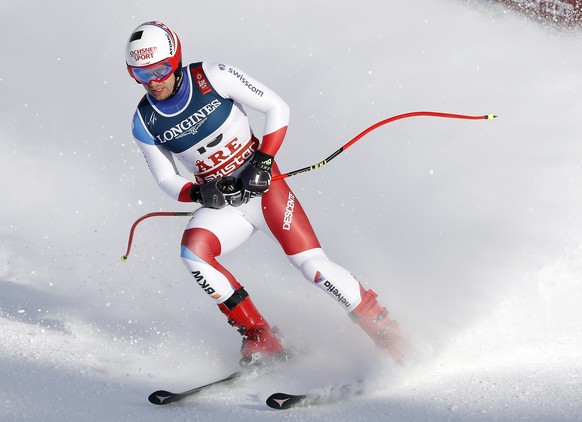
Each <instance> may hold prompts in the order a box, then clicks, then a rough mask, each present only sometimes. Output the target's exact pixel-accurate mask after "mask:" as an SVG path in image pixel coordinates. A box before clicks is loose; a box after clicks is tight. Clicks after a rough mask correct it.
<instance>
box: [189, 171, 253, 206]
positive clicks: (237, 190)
mask: <svg viewBox="0 0 582 422" xmlns="http://www.w3.org/2000/svg"><path fill="white" fill-rule="evenodd" d="M190 198H191V199H192V201H194V202H198V203H199V204H202V206H204V207H207V208H214V209H221V208H224V207H226V206H227V205H232V206H233V207H238V206H240V205H242V204H244V203H246V202H248V201H249V199H250V198H249V196H248V195H245V191H244V189H243V186H242V183H241V181H240V179H237V178H235V177H232V176H227V177H220V178H217V179H213V180H211V181H209V182H207V183H205V184H203V185H193V186H192V188H190Z"/></svg>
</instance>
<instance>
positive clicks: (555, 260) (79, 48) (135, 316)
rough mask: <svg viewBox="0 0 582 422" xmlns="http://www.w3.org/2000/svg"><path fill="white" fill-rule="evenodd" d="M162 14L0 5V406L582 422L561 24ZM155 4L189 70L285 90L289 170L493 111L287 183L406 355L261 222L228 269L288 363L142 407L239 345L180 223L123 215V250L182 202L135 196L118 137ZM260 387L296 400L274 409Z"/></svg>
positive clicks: (569, 79) (256, 7)
mask: <svg viewBox="0 0 582 422" xmlns="http://www.w3.org/2000/svg"><path fill="white" fill-rule="evenodd" d="M178 5H179V6H181V7H183V8H184V10H189V11H191V12H192V13H185V12H182V11H179V10H178V9H179V8H178V7H172V8H163V9H164V11H163V12H161V13H160V14H159V15H156V16H153V15H152V10H158V9H160V8H159V3H156V2H152V1H151V0H145V1H143V2H141V3H140V4H137V3H136V4H133V3H130V4H121V3H118V2H111V1H101V2H96V3H92V4H90V5H83V6H81V5H80V4H77V2H74V1H72V0H57V1H56V3H55V2H52V3H50V4H49V3H47V4H44V3H43V4H38V5H35V13H34V14H31V13H30V11H29V7H28V5H27V4H26V3H16V2H11V3H9V4H7V5H3V11H2V15H3V17H4V18H5V19H3V25H2V28H1V29H0V33H1V34H2V35H3V37H2V40H3V41H2V42H3V47H4V52H3V53H4V56H5V57H6V58H11V59H10V63H12V65H8V64H6V65H5V66H4V67H3V68H2V69H1V70H0V96H1V97H2V98H3V99H4V101H3V102H2V104H1V105H0V108H1V112H0V121H1V123H2V124H1V125H0V127H1V129H0V130H1V136H0V139H1V140H2V143H1V145H2V152H3V154H2V156H3V157H4V159H3V160H2V165H1V166H0V177H1V178H2V180H3V183H2V185H1V187H0V193H1V195H0V196H1V197H2V198H3V200H2V203H3V213H2V215H0V223H1V224H0V333H2V334H1V335H2V341H0V372H1V374H2V376H1V377H0V421H1V422H4V421H6V422H13V421H44V422H51V421H62V420H67V421H105V420H111V421H136V420H139V421H158V420H168V421H170V420H171V421H198V420H200V421H202V420H204V421H206V420H228V421H238V420H240V421H244V420H251V419H252V420H253V421H256V422H260V421H267V420H269V421H270V420H273V418H275V417H276V418H280V419H281V420H286V421H310V420H318V421H321V420H345V421H369V420H389V421H421V422H425V421H426V422H428V421H430V422H433V421H460V422H465V421H471V422H473V421H579V420H582V404H581V401H580V397H582V352H580V351H581V350H582V314H581V313H580V311H579V307H580V305H579V304H580V303H582V286H581V282H580V279H581V277H580V275H581V273H582V241H581V238H582V236H581V235H582V229H581V225H580V224H579V222H580V218H581V217H580V216H581V215H582V213H581V212H580V210H581V209H582V168H581V166H582V146H581V145H582V144H581V143H580V142H579V127H578V126H579V125H578V122H579V118H580V115H581V112H582V101H581V100H580V87H581V86H582V72H580V69H582V57H581V56H580V54H579V52H580V51H582V49H581V33H580V31H579V30H563V29H558V28H555V27H552V26H550V25H547V24H543V23H539V22H533V21H531V20H529V19H527V18H525V17H523V16H521V15H519V14H517V13H515V12H509V11H508V10H507V9H505V8H504V7H502V6H500V5H497V4H495V3H492V2H489V1H477V0H474V1H473V0H421V1H416V2H414V4H412V3H410V4H408V3H406V2H402V3H394V2H382V1H379V0H373V1H369V2H366V3H359V4H357V5H356V4H350V5H345V7H335V6H334V7H333V8H332V7H330V4H329V3H325V2H321V3H317V2H316V3H314V2H307V1H296V2H288V3H285V4H281V3H276V4H275V3H273V2H267V1H263V0H261V1H256V2H246V3H234V4H232V2H227V1H226V0H219V1H215V2H212V3H208V4H205V5H204V7H203V8H202V7H200V6H197V5H194V4H192V3H191V2H181V1H178V2H177V3H176V4H175V6H178ZM60 10H63V11H66V13H60V12H59V11H60ZM199 14H203V15H204V16H205V19H198V18H197V16H198V15H199ZM217 15H221V16H222V18H221V20H220V22H221V23H224V24H225V25H226V26H225V27H221V26H220V24H219V23H218V21H217V20H215V19H212V17H213V16H217ZM89 16H90V17H91V18H89V19H88V17H89ZM151 19H159V20H161V21H164V22H165V23H167V24H168V25H170V26H171V27H173V29H174V30H175V31H176V32H177V33H178V34H179V36H180V37H181V39H182V44H183V49H184V59H185V61H197V60H201V59H207V60H220V61H225V62H230V63H233V64H236V65H237V66H239V67H241V68H242V69H245V70H246V71H248V72H249V73H250V74H253V75H254V76H256V77H257V78H258V79H260V80H263V81H265V82H266V83H267V84H268V85H270V86H271V87H273V88H274V89H275V90H276V91H277V92H279V93H280V94H281V95H282V96H283V97H284V98H285V99H286V100H287V101H288V102H289V104H290V106H291V110H292V120H291V126H290V129H289V133H288V136H287V141H286V143H285V144H284V146H283V149H282V151H281V154H280V155H281V157H280V158H279V164H280V166H281V167H282V168H283V169H284V170H287V171H290V170H293V169H295V168H300V167H303V166H305V165H308V164H311V162H312V161H316V160H319V159H321V158H324V157H326V156H327V155H328V154H329V153H331V152H333V151H335V150H336V149H337V148H338V147H339V146H340V145H342V144H343V143H345V142H346V141H348V140H349V139H351V137H353V136H355V135H356V134H357V133H359V132H360V131H361V130H363V129H365V128H366V127H367V126H369V125H371V124H373V123H375V122H377V121H380V120H382V119H384V118H387V117H389V116H391V115H396V114H401V113H405V112H410V111H415V110H431V111H441V112H452V113H466V114H488V113H495V114H498V115H499V116H500V117H499V118H498V119H496V120H494V121H479V122H461V121H451V120H444V119H440V120H439V119H430V118H418V119H410V120H405V121H400V122H397V123H393V124H391V125H388V126H386V127H383V128H381V129H378V130H377V131H374V132H373V133H371V134H369V135H367V136H366V137H365V138H363V139H362V140H361V141H360V142H359V143H358V144H357V145H354V146H353V147H352V148H350V151H349V152H346V154H343V155H342V157H341V158H338V159H337V160H334V162H333V163H330V164H329V165H328V166H326V167H325V168H323V169H318V170H316V171H314V172H312V173H308V174H303V175H298V176H296V177H294V178H292V179H290V184H291V185H292V186H293V188H294V190H295V192H296V193H297V194H298V196H299V197H300V198H301V200H302V203H303V205H304V207H305V208H307V210H308V212H309V214H310V216H311V219H312V222H313V223H314V226H315V227H316V230H317V231H318V233H319V235H320V238H321V241H322V243H323V244H324V247H325V248H326V250H327V252H328V254H329V255H330V256H331V257H332V258H333V259H334V260H336V261H338V262H341V263H342V264H343V265H345V266H346V267H347V268H348V269H350V271H352V272H353V273H354V275H355V276H356V277H357V278H358V279H360V280H361V281H362V282H363V283H364V284H366V285H368V286H369V287H371V288H373V289H374V290H377V291H378V292H379V293H380V297H381V299H382V301H383V302H384V303H385V304H386V305H387V307H388V308H389V310H390V312H391V313H392V315H393V316H394V317H395V318H397V319H398V320H399V321H400V323H401V325H402V327H403V328H404V329H405V330H406V332H407V333H408V334H409V337H410V339H411V343H412V344H413V346H414V350H415V351H416V353H415V354H414V356H413V357H412V359H411V361H410V362H409V363H408V364H407V365H406V366H405V367H403V368H400V367H396V366H394V365H393V364H390V363H389V362H383V363H380V362H382V361H381V360H378V357H377V356H376V355H375V352H374V350H373V347H372V345H371V344H369V342H368V341H367V339H366V338H365V336H364V335H363V334H362V333H361V332H359V331H358V330H357V329H356V328H355V327H354V326H353V325H352V324H351V323H350V321H349V320H348V319H347V318H346V317H345V315H344V314H343V313H342V311H341V309H339V307H337V306H334V305H333V303H331V302H330V301H329V298H327V297H326V296H325V295H323V294H321V292H320V291H319V290H318V289H315V288H313V287H312V286H309V284H308V283H306V282H305V281H303V280H302V279H301V277H300V275H299V274H298V273H296V272H295V271H294V270H293V269H292V268H290V267H289V264H288V263H287V261H286V260H285V259H284V257H282V256H281V254H280V252H279V250H278V249H277V248H273V245H272V243H270V241H269V240H268V239H265V238H264V237H262V236H260V235H258V236H255V237H254V238H253V239H251V241H250V242H249V243H248V245H245V246H244V247H243V248H241V250H240V252H239V253H237V254H235V255H233V256H228V257H225V258H224V263H225V264H226V265H227V266H228V267H229V268H230V269H231V270H232V271H233V272H234V273H235V274H237V276H239V277H240V278H241V279H242V280H243V282H244V284H245V285H246V287H247V288H248V289H249V291H250V292H251V294H252V295H253V297H254V298H255V302H257V304H258V305H259V307H260V308H261V309H263V310H264V313H265V314H266V315H267V317H268V318H269V320H270V321H271V322H272V323H273V324H275V325H278V326H279V327H280V328H281V330H282V332H283V333H284V334H285V337H286V340H287V341H289V343H291V344H293V345H294V346H297V347H298V348H299V349H306V350H309V353H307V354H306V356H304V357H303V359H300V360H299V361H298V362H296V363H295V364H293V365H290V366H288V367H284V368H280V369H279V370H277V371H274V372H273V373H271V374H269V376H264V377H258V376H257V377H254V378H253V377H250V378H245V379H242V380H239V381H237V382H236V383H235V385H234V386H232V387H217V388H215V389H212V390H209V391H207V392H204V393H202V394H201V395H199V396H197V397H193V398H191V399H188V400H185V401H184V402H181V403H177V404H174V405H170V406H167V407H163V406H162V407H157V406H153V405H151V404H149V403H148V402H147V396H148V395H149V394H150V393H151V392H152V391H154V390H157V389H167V390H171V391H181V390H185V389H189V388H192V387H195V386H197V385H199V384H203V383H205V382H209V381H212V380H214V379H216V378H218V377H220V376H223V375H225V374H228V373H230V372H232V371H233V370H234V369H236V367H237V361H238V348H239V345H240V338H239V337H238V335H237V334H236V332H235V331H234V330H232V329H231V328H230V327H228V326H227V324H225V322H224V320H223V317H222V315H220V314H219V312H218V311H216V309H215V307H214V305H213V304H212V303H210V301H208V300H207V299H206V298H204V297H203V295H202V294H201V293H200V291H199V290H198V288H197V286H196V285H195V283H192V282H191V280H190V279H189V277H188V274H187V272H186V271H185V270H184V268H183V265H182V264H181V262H180V259H179V253H178V247H177V244H178V242H179V239H180V236H181V231H182V229H183V227H184V225H185V223H186V221H185V220H184V219H182V218H178V217H174V218H165V219H162V218H160V219H152V220H151V221H147V222H144V223H142V225H140V226H139V227H138V230H137V232H136V238H135V244H134V249H133V250H132V254H131V256H130V259H129V261H128V262H127V263H126V264H120V262H119V257H120V256H121V255H122V254H123V252H124V251H125V246H126V243H125V242H126V241H127V237H126V236H127V234H128V230H129V227H130V225H131V224H132V223H133V221H134V220H135V219H136V218H138V217H139V216H141V215H143V214H145V213H148V212H151V211H157V210H160V209H163V210H172V211H174V210H175V211H189V210H190V209H189V208H188V206H187V205H184V204H176V203H174V202H172V201H171V200H169V199H168V198H166V197H165V196H164V194H163V193H162V192H161V191H160V190H159V189H158V188H157V186H155V183H154V181H153V179H152V178H151V176H150V174H149V172H148V170H147V166H146V165H145V163H144V162H143V157H142V156H141V155H140V154H139V153H138V151H137V147H136V146H135V145H134V144H133V141H132V140H131V133H130V118H131V114H132V112H133V109H134V107H135V105H136V104H137V101H138V100H139V98H140V96H141V95H142V88H141V87H139V86H137V84H135V83H133V82H132V81H131V80H130V79H129V78H128V77H127V74H126V72H125V70H124V65H123V48H124V42H125V40H126V37H127V36H128V34H129V32H130V31H131V30H132V29H133V28H134V27H136V26H137V25H138V24H140V23H141V22H143V21H146V20H151ZM194 21H195V24H193V22H194ZM250 116H251V119H252V120H253V121H254V122H256V124H255V127H256V130H257V132H260V130H261V122H260V118H259V117H258V116H256V115H254V114H253V112H250ZM329 215H333V216H334V218H333V219H330V218H329V217H328V216H329ZM257 256H260V260H257ZM363 375H365V376H363ZM361 377H363V379H364V380H365V381H364V383H363V384H358V383H357V382H356V381H357V380H358V379H359V378H361ZM342 385H347V387H346V388H343V389H342V388H339V386H342ZM361 388H363V389H364V391H365V393H364V394H360V389H361ZM276 391H284V392H288V393H306V392H312V396H311V397H312V402H313V403H316V404H313V405H310V406H306V407H300V408H296V409H292V410H288V411H282V412H283V413H274V412H276V411H274V410H271V409H269V408H268V407H267V406H266V405H265V399H266V398H267V397H268V396H269V395H270V394H271V393H273V392H276Z"/></svg>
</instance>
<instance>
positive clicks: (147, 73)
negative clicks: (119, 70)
mask: <svg viewBox="0 0 582 422" xmlns="http://www.w3.org/2000/svg"><path fill="white" fill-rule="evenodd" d="M127 70H128V71H129V74H130V75H131V76H132V77H133V78H134V79H135V80H136V81H138V82H139V83H140V84H149V83H150V82H162V81H165V80H166V79H168V78H169V77H170V75H171V74H172V73H173V72H174V69H173V68H172V65H171V64H170V62H169V61H168V60H164V61H163V62H159V63H155V64H152V65H150V66H146V67H133V66H127Z"/></svg>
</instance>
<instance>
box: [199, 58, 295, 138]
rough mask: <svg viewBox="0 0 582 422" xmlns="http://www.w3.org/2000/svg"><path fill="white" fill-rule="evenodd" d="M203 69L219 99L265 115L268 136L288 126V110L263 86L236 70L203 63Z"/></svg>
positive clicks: (232, 67)
mask: <svg viewBox="0 0 582 422" xmlns="http://www.w3.org/2000/svg"><path fill="white" fill-rule="evenodd" d="M202 67H203V69H204V72H205V73H206V75H207V76H208V79H209V81H210V83H211V84H212V86H213V87H214V89H216V91H217V92H218V93H219V94H220V95H222V96H223V97H225V98H230V99H232V100H234V101H236V102H237V103H240V104H242V105H243V106H248V107H250V108H252V109H254V110H257V111H259V112H262V113H264V114H265V128H264V130H265V131H264V134H265V135H267V134H269V133H273V132H275V131H277V130H279V129H281V128H283V127H286V126H288V125H289V106H288V105H287V103H286V102H285V101H284V100H283V99H282V98H281V97H280V96H279V95H277V94H276V93H275V92H274V91H273V90H271V89H270V88H269V87H267V86H266V85H264V84H263V83H262V82H259V81H258V80H256V79H254V78H253V77H251V76H249V75H248V74H247V73H245V72H243V71H242V70H240V69H238V68H236V67H234V66H230V65H226V64H218V63H208V62H204V63H202Z"/></svg>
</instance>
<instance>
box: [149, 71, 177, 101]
mask: <svg viewBox="0 0 582 422" xmlns="http://www.w3.org/2000/svg"><path fill="white" fill-rule="evenodd" d="M175 83H176V75H174V74H173V73H172V74H171V75H170V77H169V78H167V79H165V80H163V81H161V82H155V81H152V82H150V83H147V84H142V85H143V86H144V88H145V89H146V91H147V92H148V94H150V95H151V96H152V97H154V98H155V99H156V100H158V101H161V100H165V99H167V98H169V97H170V96H171V95H172V92H173V91H174V84H175Z"/></svg>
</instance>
